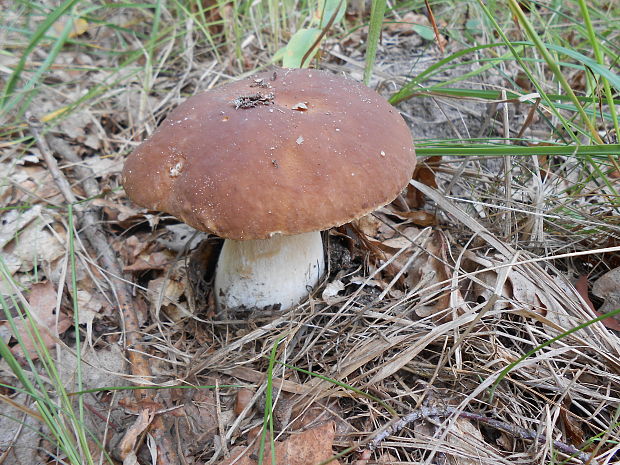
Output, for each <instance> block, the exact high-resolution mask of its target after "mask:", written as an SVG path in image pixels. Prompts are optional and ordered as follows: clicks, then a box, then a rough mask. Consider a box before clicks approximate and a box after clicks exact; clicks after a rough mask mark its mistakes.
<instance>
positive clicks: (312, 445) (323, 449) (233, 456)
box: [219, 422, 340, 465]
mask: <svg viewBox="0 0 620 465" xmlns="http://www.w3.org/2000/svg"><path fill="white" fill-rule="evenodd" d="M334 435H335V433H334V424H333V423H332V422H329V423H325V424H324V425H322V426H319V427H317V428H313V429H311V430H308V431H304V432H303V433H293V434H292V435H291V436H290V437H289V438H288V439H287V440H286V441H283V442H281V441H276V449H275V455H276V464H277V465H316V464H318V463H322V462H324V461H327V460H329V459H330V458H331V457H333V456H334V455H335V452H334V451H333V449H332V446H333V443H334ZM258 448H259V446H258V444H257V445H256V446H255V447H254V448H253V449H250V448H247V447H243V446H237V447H235V448H234V449H233V450H232V451H231V452H230V457H229V458H227V459H225V460H223V461H222V462H220V463H219V465H232V464H233V463H235V464H237V465H256V464H257V463H258V455H257V453H258ZM264 462H265V463H271V450H270V444H269V442H267V445H266V447H265V460H264ZM327 463H329V464H330V465H339V464H340V462H338V461H337V460H331V461H329V462H327Z"/></svg>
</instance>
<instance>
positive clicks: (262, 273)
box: [215, 231, 325, 310]
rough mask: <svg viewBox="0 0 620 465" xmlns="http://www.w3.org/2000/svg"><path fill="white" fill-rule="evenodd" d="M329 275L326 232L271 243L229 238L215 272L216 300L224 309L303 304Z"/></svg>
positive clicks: (284, 306) (281, 238) (279, 239)
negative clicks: (323, 238)
mask: <svg viewBox="0 0 620 465" xmlns="http://www.w3.org/2000/svg"><path fill="white" fill-rule="evenodd" d="M324 271H325V259H324V258H323V241H322V240H321V233H320V232H318V231H317V232H309V233H304V234H297V235H295V236H281V235H278V236H275V237H273V238H271V239H264V240H253V241H235V240H231V239H227V240H226V241H225V242H224V246H223V248H222V251H221V253H220V258H219V260H218V263H217V271H216V274H215V298H216V300H217V304H218V307H219V308H220V309H222V308H237V307H246V308H265V307H270V306H274V305H280V308H281V309H282V310H286V309H288V308H291V307H292V306H294V305H296V304H297V303H299V302H300V301H301V300H302V299H303V298H305V297H307V296H308V293H309V292H310V291H312V289H313V288H314V287H315V286H316V285H317V283H318V282H319V279H320V278H321V276H322V275H323V272H324Z"/></svg>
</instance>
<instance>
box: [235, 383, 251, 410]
mask: <svg viewBox="0 0 620 465" xmlns="http://www.w3.org/2000/svg"><path fill="white" fill-rule="evenodd" d="M253 396H254V391H252V390H251V389H248V388H241V389H239V391H237V398H236V399H235V409H234V411H235V415H241V412H243V411H244V410H245V408H246V407H247V406H248V404H249V403H250V401H251V400H252V397H253Z"/></svg>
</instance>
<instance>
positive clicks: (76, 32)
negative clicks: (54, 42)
mask: <svg viewBox="0 0 620 465" xmlns="http://www.w3.org/2000/svg"><path fill="white" fill-rule="evenodd" d="M69 21H72V23H73V24H72V25H71V31H69V38H70V39H74V38H75V37H77V36H80V35H82V34H84V33H85V32H86V31H87V30H88V21H86V20H85V19H83V18H70V17H68V16H61V17H60V18H59V19H58V20H57V21H56V22H55V23H54V24H53V25H52V28H51V29H50V30H49V31H48V33H49V34H50V35H51V36H52V37H60V35H61V34H62V32H63V30H64V28H65V27H66V25H67V23H68V22H69Z"/></svg>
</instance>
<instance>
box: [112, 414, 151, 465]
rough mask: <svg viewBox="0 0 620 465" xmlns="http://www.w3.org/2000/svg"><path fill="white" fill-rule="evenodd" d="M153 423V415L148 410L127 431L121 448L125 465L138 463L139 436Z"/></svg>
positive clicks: (120, 445)
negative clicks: (137, 444) (136, 449)
mask: <svg viewBox="0 0 620 465" xmlns="http://www.w3.org/2000/svg"><path fill="white" fill-rule="evenodd" d="M152 421H153V414H151V412H150V411H149V410H148V409H144V410H141V411H140V413H139V414H138V417H137V418H136V421H135V422H134V424H133V425H131V426H130V427H129V429H127V432H126V433H125V436H123V439H121V442H120V444H119V445H118V448H119V455H120V457H121V458H122V459H123V465H134V464H136V465H137V463H138V459H137V457H136V451H135V447H136V443H137V442H138V436H140V435H141V434H142V433H143V432H144V430H146V428H148V426H149V425H150V424H151V422H152Z"/></svg>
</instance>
